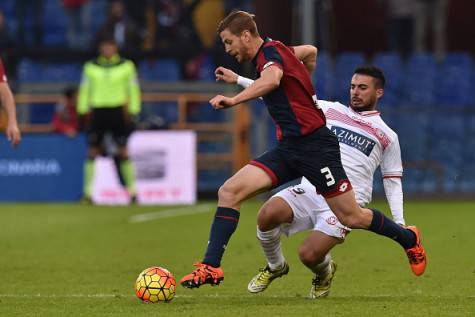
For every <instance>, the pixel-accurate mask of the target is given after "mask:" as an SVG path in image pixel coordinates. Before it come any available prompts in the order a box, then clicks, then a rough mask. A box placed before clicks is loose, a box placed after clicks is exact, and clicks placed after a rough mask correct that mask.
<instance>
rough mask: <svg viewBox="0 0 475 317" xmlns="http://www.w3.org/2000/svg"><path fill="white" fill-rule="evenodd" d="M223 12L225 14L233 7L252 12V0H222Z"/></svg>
mask: <svg viewBox="0 0 475 317" xmlns="http://www.w3.org/2000/svg"><path fill="white" fill-rule="evenodd" d="M223 2H224V3H223V4H224V14H225V15H227V14H229V13H230V12H231V11H233V10H234V9H238V10H242V11H247V12H253V11H254V10H253V7H252V1H250V0H224V1H223Z"/></svg>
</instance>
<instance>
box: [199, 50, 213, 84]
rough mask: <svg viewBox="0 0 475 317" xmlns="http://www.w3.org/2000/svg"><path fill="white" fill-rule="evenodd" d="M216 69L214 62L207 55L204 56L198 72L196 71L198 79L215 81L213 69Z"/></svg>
mask: <svg viewBox="0 0 475 317" xmlns="http://www.w3.org/2000/svg"><path fill="white" fill-rule="evenodd" d="M215 69H216V65H215V64H214V62H213V60H212V59H211V57H209V56H205V57H204V58H203V61H202V63H201V65H200V69H199V73H198V80H201V81H215V78H216V77H215V76H214V71H215Z"/></svg>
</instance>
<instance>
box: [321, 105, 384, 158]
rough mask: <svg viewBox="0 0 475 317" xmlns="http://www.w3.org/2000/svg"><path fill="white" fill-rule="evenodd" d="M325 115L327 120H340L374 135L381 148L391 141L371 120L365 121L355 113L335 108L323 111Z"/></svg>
mask: <svg viewBox="0 0 475 317" xmlns="http://www.w3.org/2000/svg"><path fill="white" fill-rule="evenodd" d="M325 116H326V117H327V119H328V120H336V121H340V122H343V123H346V124H348V125H351V126H354V127H358V128H361V129H363V130H365V131H366V132H368V133H370V134H372V135H374V136H375V137H376V138H377V139H378V141H379V142H380V143H381V145H382V146H383V149H385V148H387V147H388V146H389V144H390V143H391V140H390V139H389V137H388V136H387V135H386V134H385V133H384V132H383V131H382V130H381V129H379V128H377V127H374V126H373V125H372V124H371V122H368V121H366V120H365V118H359V117H358V116H356V115H351V116H349V115H347V114H345V113H341V112H339V111H337V110H335V109H329V110H328V111H327V112H326V113H325Z"/></svg>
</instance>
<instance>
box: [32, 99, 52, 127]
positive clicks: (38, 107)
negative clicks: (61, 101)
mask: <svg viewBox="0 0 475 317" xmlns="http://www.w3.org/2000/svg"><path fill="white" fill-rule="evenodd" d="M55 111H56V105H55V104H32V105H31V107H30V111H29V115H30V120H29V122H30V123H38V124H47V123H50V122H51V121H52V120H53V115H54V113H55Z"/></svg>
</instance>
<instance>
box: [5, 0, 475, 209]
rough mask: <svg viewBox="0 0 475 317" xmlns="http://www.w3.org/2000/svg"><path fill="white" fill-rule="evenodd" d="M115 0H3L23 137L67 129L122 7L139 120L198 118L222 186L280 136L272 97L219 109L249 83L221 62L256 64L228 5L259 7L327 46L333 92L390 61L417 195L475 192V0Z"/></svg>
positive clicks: (170, 124)
mask: <svg viewBox="0 0 475 317" xmlns="http://www.w3.org/2000/svg"><path fill="white" fill-rule="evenodd" d="M113 2H114V1H106V0H89V1H87V0H86V1H83V0H72V1H68V0H64V1H62V0H37V1H28V0H2V1H0V10H1V11H2V13H3V18H0V53H1V57H2V59H3V61H4V63H5V66H6V69H7V74H8V75H9V81H10V85H11V86H12V88H13V90H14V92H15V94H16V101H17V108H18V117H19V120H20V123H21V128H22V130H23V133H24V137H25V142H24V143H25V144H22V146H21V147H20V148H25V147H28V144H29V143H28V139H30V138H32V137H33V138H34V137H39V136H41V137H48V135H49V136H51V135H52V134H53V133H54V132H53V127H52V125H51V120H52V117H53V115H54V113H55V109H56V104H57V103H58V102H59V100H60V99H61V93H62V91H63V89H64V88H65V87H70V86H73V87H74V86H77V85H78V83H79V81H80V77H81V68H82V65H83V63H84V62H85V61H86V60H88V59H90V58H93V57H94V56H96V55H97V50H96V44H97V39H98V38H99V36H101V34H104V32H107V30H108V27H110V25H111V23H112V24H113V23H116V22H117V21H122V23H123V25H124V26H125V27H126V29H127V30H128V31H127V32H128V33H127V34H128V35H127V36H126V37H125V38H118V40H119V42H120V46H121V51H122V54H123V55H124V56H125V57H128V58H131V59H133V60H134V61H135V62H136V65H137V68H138V71H139V76H140V82H141V88H142V91H143V108H142V112H141V114H140V118H139V121H140V123H139V128H140V129H191V130H194V131H196V132H197V135H198V146H197V151H198V156H197V175H198V178H197V190H198V193H199V194H200V195H201V196H200V197H203V195H206V194H210V193H211V194H213V195H214V193H215V192H216V189H217V188H218V186H219V185H220V184H221V183H222V182H223V180H225V179H226V178H227V177H228V176H229V175H231V173H232V172H233V171H235V170H236V169H237V168H239V166H241V165H242V164H244V163H245V162H246V161H247V160H248V159H249V158H250V157H252V156H253V155H257V154H259V153H261V152H263V151H264V150H265V149H267V148H268V147H269V146H271V145H272V144H273V143H274V142H275V138H274V131H273V129H274V127H273V124H272V122H271V120H270V117H269V116H268V115H267V113H266V111H265V108H264V107H263V106H262V105H261V104H259V102H253V103H251V104H250V105H249V111H248V110H247V109H244V110H241V111H239V113H237V112H232V111H223V112H219V111H218V112H216V111H213V110H212V109H211V107H210V106H209V105H208V104H207V102H206V101H207V100H208V98H209V97H211V96H212V95H213V94H216V93H222V92H226V91H227V92H231V91H233V90H234V89H236V88H235V87H230V86H224V85H220V84H216V83H215V82H214V76H213V70H214V68H215V67H216V65H224V66H227V67H231V68H232V69H234V70H235V71H237V72H240V73H244V74H247V75H249V76H252V72H251V71H250V69H249V67H246V66H243V67H241V66H239V65H236V63H235V62H234V61H232V60H231V59H230V58H229V57H226V56H225V54H224V53H223V50H222V47H221V44H220V43H219V41H218V40H217V37H216V34H215V27H216V24H217V22H218V21H219V20H220V19H221V18H222V17H223V16H224V14H225V13H226V12H228V11H229V10H231V9H232V8H235V7H240V8H243V9H246V10H251V11H253V12H255V13H256V15H257V17H258V18H257V21H258V24H259V26H260V30H261V33H262V34H263V35H266V36H270V37H272V38H275V39H279V40H282V41H283V42H285V43H288V44H299V43H313V44H315V45H316V46H318V47H319V49H320V52H319V57H318V68H317V71H316V73H315V76H314V82H315V85H316V89H317V94H318V97H319V98H320V99H327V100H338V101H341V102H343V103H346V102H347V101H348V81H349V79H350V76H351V74H352V71H353V69H354V68H355V66H357V65H359V64H363V63H374V64H376V65H378V66H381V67H382V68H383V69H384V71H385V73H386V75H387V79H388V85H387V89H386V92H385V96H384V98H383V100H382V102H381V104H380V107H379V110H380V111H381V112H382V115H383V118H384V119H385V120H386V121H387V122H388V124H389V125H390V126H391V127H392V128H393V129H394V130H395V131H396V132H397V133H398V134H399V138H400V142H401V147H402V151H403V160H404V164H405V177H404V189H405V192H406V193H407V195H419V196H421V195H426V196H431V195H432V196H434V195H436V196H437V197H440V196H441V195H447V196H451V197H454V196H464V195H473V193H475V160H474V158H475V156H474V155H475V154H474V153H475V141H474V138H473V136H475V104H474V100H475V64H474V59H473V54H474V53H475V44H474V42H473V41H471V40H470V39H472V38H473V37H474V36H475V34H474V32H475V27H474V24H473V16H474V14H475V5H474V3H473V1H470V0H457V1H449V0H443V1H439V0H434V1H404V0H387V1H385V0H362V1H331V0H302V1H290V0H283V1H278V2H276V3H274V2H272V1H268V0H262V1H237V0H235V1H220V0H202V1H191V0H189V1H166V0H156V1H146V0H134V1H120V2H121V3H122V7H123V8H122V11H123V12H122V13H121V12H119V13H117V12H116V13H115V15H114V14H113V13H111V12H113V10H111V9H110V8H111V7H112V3H113ZM115 2H117V1H115ZM269 7H272V10H269ZM119 11H120V10H119ZM114 16H115V20H114ZM277 21H278V23H277ZM116 36H117V34H116ZM243 108H244V107H243ZM34 140H38V139H34ZM78 142H79V143H81V142H80V141H78ZM33 143H37V141H34V142H33ZM5 146H6V145H4V147H5ZM53 148H55V146H53ZM82 151H84V149H82ZM2 152H4V153H8V152H11V151H3V150H2ZM56 154H57V153H55V152H53V153H50V155H49V156H50V157H53V156H54V155H56ZM6 155H8V157H10V158H12V159H13V158H14V155H15V154H14V153H8V154H6ZM47 156H48V155H47ZM79 156H80V155H79ZM8 164H10V163H8V160H7V159H6V158H5V157H4V159H3V160H2V163H1V164H0V171H2V174H3V176H5V177H6V176H11V175H10V174H8V173H9V172H8V171H9V169H11V165H10V166H8ZM74 175H77V178H79V180H78V181H75V182H74V181H72V180H71V187H75V188H76V189H75V190H76V191H77V193H76V194H74V195H73V194H69V195H66V196H64V197H62V196H61V195H58V199H57V200H74V199H77V198H78V197H79V196H80V186H81V180H80V178H81V175H80V172H77V174H74ZM375 179H376V180H377V181H376V182H375V189H376V193H381V192H382V185H381V182H380V181H379V179H378V177H376V178H375ZM11 180H12V181H14V180H13V179H11ZM8 196H9V197H8ZM32 197H35V199H39V200H43V199H41V197H38V196H34V195H33V196H32ZM28 198H29V197H25V196H22V197H17V199H20V200H24V199H25V200H28ZM50 198H51V197H49V198H48V200H49V199H50ZM0 199H1V200H12V196H11V193H8V191H4V190H2V191H0ZM13 200H15V199H13ZM30 200H31V199H30Z"/></svg>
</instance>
